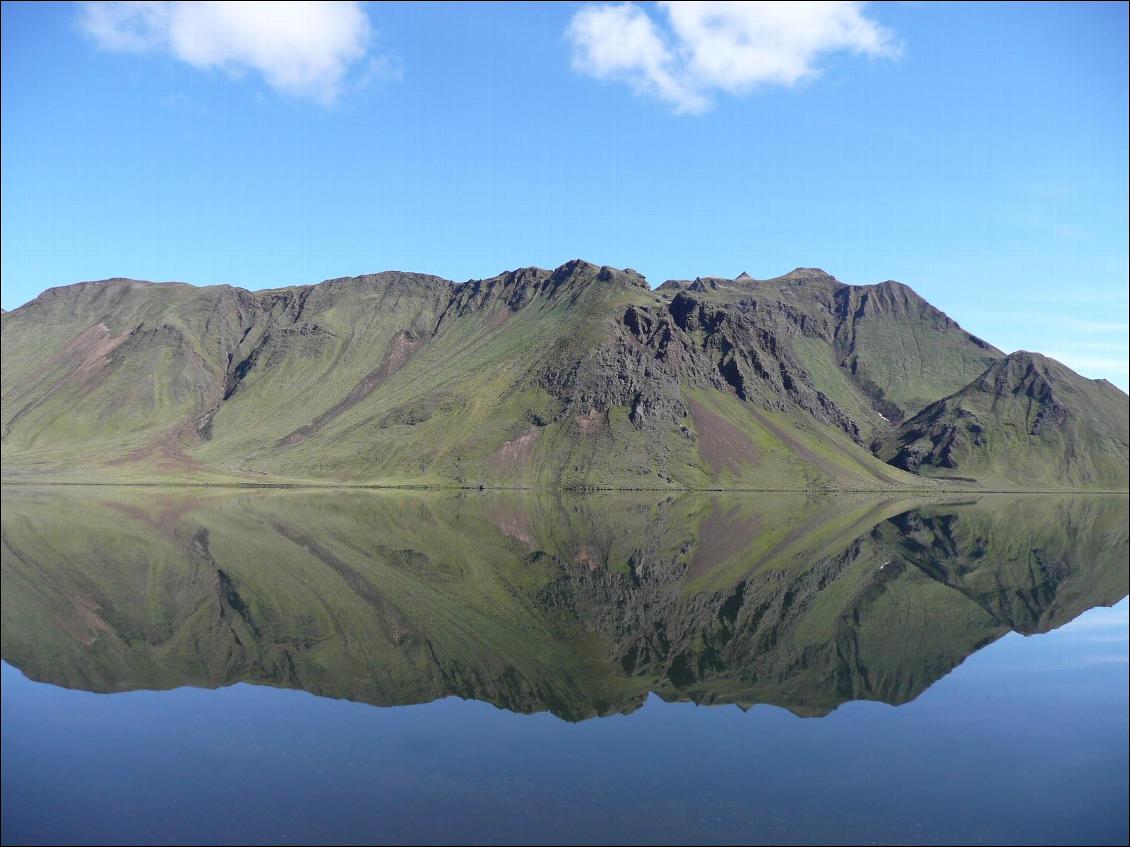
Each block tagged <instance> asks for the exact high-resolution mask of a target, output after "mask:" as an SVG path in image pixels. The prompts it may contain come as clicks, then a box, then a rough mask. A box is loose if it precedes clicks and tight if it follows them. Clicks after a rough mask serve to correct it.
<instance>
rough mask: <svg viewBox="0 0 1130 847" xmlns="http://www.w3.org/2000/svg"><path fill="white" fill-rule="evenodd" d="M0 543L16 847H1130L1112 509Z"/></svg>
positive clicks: (492, 504)
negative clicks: (681, 845)
mask: <svg viewBox="0 0 1130 847" xmlns="http://www.w3.org/2000/svg"><path fill="white" fill-rule="evenodd" d="M2 515H3V545H2V579H3V585H2V588H3V591H2V598H3V629H2V647H3V659H4V664H3V666H2V674H3V677H2V682H3V687H2V696H3V716H2V734H3V751H2V752H3V789H2V790H3V798H2V799H3V839H4V841H5V842H6V843H36V842H38V843H57V842H60V841H63V842H107V841H114V842H123V843H136V842H178V843H184V842H216V843H245V842H291V843H307V842H339V843H340V842H372V841H400V842H404V841H407V842H450V841H457V842H521V843H529V842H542V843H544V842H551V843H552V842H571V841H587V842H604V841H615V842H686V841H699V842H712V843H713V842H723V843H726V842H728V843H743V842H775V843H813V842H816V843H836V842H838V843H858V842H872V843H891V842H916V843H947V842H954V841H960V842H969V843H1017V842H1019V843H1071V842H1076V843H1077V842H1090V843H1125V842H1126V840H1127V837H1128V832H1127V813H1128V809H1127V789H1128V782H1127V771H1128V767H1127V761H1128V752H1127V744H1128V739H1127V719H1126V714H1127V707H1128V703H1127V699H1128V698H1127V685H1128V681H1127V629H1128V623H1127V601H1126V599H1124V598H1125V597H1126V594H1127V581H1128V580H1127V536H1128V529H1127V498H1126V497H1124V496H1121V497H1119V496H1114V497H1108V496H1079V497H1067V496H1051V495H1029V496H1024V497H1005V496H998V495H983V496H979V497H963V498H954V499H950V500H945V499H942V500H922V499H913V498H888V499H877V498H875V497H873V496H871V497H863V496H852V495H839V496H836V497H827V498H823V497H803V496H799V495H797V496H792V495H775V496H773V497H765V496H764V495H761V496H754V495H749V496H735V495H717V496H713V497H712V496H708V495H700V494H688V495H682V496H666V495H659V494H655V495H650V496H649V495H643V494H636V495H632V496H628V495H613V494H607V495H599V496H587V497H585V496H580V495H560V496H534V495H529V494H522V495H518V494H514V495H504V494H475V495H455V494H442V495H441V494H426V493H417V494H412V493H387V492H386V493H374V492H357V493H346V492H331V491H327V492H309V491H249V490H243V491H220V490H214V489H200V490H193V489H183V490H180V491H168V490H159V489H109V488H85V489H78V488H74V489H52V490H44V489H34V488H27V487H19V488H12V489H5V490H4V492H3V510H2Z"/></svg>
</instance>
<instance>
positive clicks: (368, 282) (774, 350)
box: [0, 260, 1126, 489]
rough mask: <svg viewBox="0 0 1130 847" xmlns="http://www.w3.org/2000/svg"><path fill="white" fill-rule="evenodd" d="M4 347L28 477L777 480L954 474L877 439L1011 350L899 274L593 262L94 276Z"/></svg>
mask: <svg viewBox="0 0 1130 847" xmlns="http://www.w3.org/2000/svg"><path fill="white" fill-rule="evenodd" d="M3 344H4V356H3V388H2V416H0V423H2V438H3V462H4V473H5V476H7V477H12V478H15V477H21V478H31V477H38V478H44V477H48V478H52V479H75V478H84V479H85V478H90V479H93V478H98V479H103V478H106V479H119V480H145V479H152V478H173V477H176V478H178V479H196V480H205V479H210V480H231V479H254V480H290V481H313V480H316V481H345V482H364V483H396V484H400V483H428V484H457V485H479V484H486V485H558V486H562V485H563V486H582V487H594V486H595V487H692V488H694V487H742V488H762V489H764V488H813V487H815V488H891V487H898V486H903V485H919V486H922V485H927V486H928V485H931V484H933V483H930V482H929V481H926V480H924V479H922V478H921V477H922V476H924V475H923V474H920V473H919V471H920V469H921V468H923V467H926V468H929V467H931V466H932V464H937V463H938V462H944V461H946V460H945V459H944V458H939V459H938V460H937V462H934V461H933V460H931V461H926V462H917V463H916V460H914V459H905V457H904V459H898V460H896V459H895V458H894V454H891V453H890V452H889V451H887V452H884V450H885V448H883V449H880V454H881V455H882V458H883V459H884V460H887V459H889V460H891V461H892V464H884V462H883V461H879V460H878V459H876V458H875V456H874V455H872V453H871V450H870V448H871V446H872V445H873V443H879V442H882V443H883V444H885V443H887V442H886V440H885V439H888V438H889V436H890V433H891V432H892V430H893V428H894V427H895V426H896V425H897V424H899V422H901V421H902V420H903V419H904V418H906V417H908V416H909V417H913V416H914V415H915V414H916V413H918V412H919V411H920V410H921V409H922V408H923V407H925V406H926V405H927V404H928V403H930V402H931V401H933V400H935V399H937V398H940V397H943V396H946V395H948V394H951V393H953V392H955V391H958V390H959V389H961V388H962V387H963V386H965V385H967V384H968V383H969V382H970V381H971V380H972V379H974V378H975V377H976V376H977V375H979V374H981V373H982V372H983V371H984V370H985V368H986V367H987V366H988V365H989V364H991V363H992V362H995V361H997V360H998V359H999V357H1000V355H1001V354H1000V353H999V351H997V350H995V348H992V347H991V346H989V345H987V344H985V343H984V342H982V341H980V340H979V339H976V338H974V337H973V336H970V335H969V334H968V333H966V332H964V331H963V330H961V328H960V327H958V326H957V324H956V323H954V322H953V321H952V320H950V319H949V318H948V317H946V316H945V315H944V314H942V313H941V312H939V311H938V310H936V309H934V308H933V307H931V306H930V305H929V304H928V303H926V302H925V301H923V300H922V299H921V298H919V297H918V296H917V295H915V294H914V293H913V292H912V291H911V290H910V289H909V288H907V287H906V286H903V285H900V284H898V283H889V282H888V283H882V284H879V285H875V286H848V285H844V284H842V283H840V282H839V281H837V280H836V279H835V278H834V277H831V276H830V275H828V274H826V273H824V272H823V271H820V270H817V269H797V270H796V271H793V272H792V273H790V274H786V275H785V276H783V277H779V278H777V279H773V280H763V281H758V280H753V279H751V278H749V277H748V275H742V276H741V277H739V278H737V279H733V280H727V279H721V278H716V277H711V278H700V279H696V280H694V281H690V282H669V283H665V284H664V285H662V286H660V287H659V289H657V290H655V291H652V290H651V289H650V288H649V287H648V285H647V282H646V280H645V279H644V278H643V277H642V276H640V275H639V274H638V273H636V272H635V271H632V270H630V269H628V270H617V269H614V268H609V267H601V266H596V265H592V264H589V263H587V262H583V261H580V260H575V261H572V262H569V263H566V264H565V265H562V266H561V267H559V268H556V269H554V270H544V269H540V268H523V269H519V270H516V271H509V272H506V273H503V274H500V275H499V276H496V277H493V278H491V279H486V280H471V281H469V282H465V283H458V284H456V283H452V282H449V281H447V280H443V279H440V278H438V277H434V276H427V275H423V274H407V273H399V272H386V273H380V274H372V275H368V276H362V277H353V278H343V279H335V280H329V281H327V282H324V283H321V284H319V285H314V286H299V287H292V288H282V289H273V290H265V291H257V292H249V291H245V290H242V289H238V288H232V287H230V286H215V287H207V288H196V287H193V286H189V285H186V284H181V283H164V284H153V283H141V282H136V281H131V280H108V281H106V282H100V283H82V284H79V285H76V286H67V287H64V288H57V289H51V290H49V291H47V292H44V294H42V295H41V296H40V297H39V298H37V299H36V300H34V301H32V302H31V303H29V304H27V305H25V306H23V307H21V308H20V309H17V310H16V311H15V312H11V313H5V315H4V316H3ZM1048 414H1051V415H1053V417H1054V414H1053V413H1052V412H1049V413H1048ZM1050 420H1051V419H1050V418H1049V421H1050ZM1124 420H1125V413H1124V412H1123V428H1125V425H1124ZM1116 423H1117V422H1116ZM877 439H878V441H876V440H877ZM914 449H915V450H917V448H914ZM1095 449H1096V450H1097V451H1098V452H1097V453H1096V456H1099V455H1100V454H1101V453H1102V451H1103V450H1104V449H1106V448H1105V446H1103V445H1099V446H1098V447H1096V448H1095ZM896 452H897V451H896ZM1111 455H1112V460H1113V461H1116V462H1117V461H1121V462H1122V466H1123V468H1125V463H1126V458H1125V452H1122V453H1118V452H1117V450H1116V451H1115V453H1113V454H1111ZM971 473H972V472H971ZM912 474H913V475H912ZM966 475H970V474H966ZM972 475H976V473H972ZM1029 476H1031V474H1029V473H1027V472H1025V473H1024V474H1021V475H1019V476H1014V477H1007V475H1006V477H1004V478H1008V479H1013V478H1015V479H1021V478H1024V479H1027V478H1028V477H1029ZM1103 478H1104V479H1105V478H1106V477H1103ZM1069 479H1070V480H1071V482H1072V484H1091V482H1092V481H1093V480H1098V479H1099V477H1098V476H1095V475H1090V476H1088V475H1086V474H1084V475H1076V476H1072V477H1070V478H1069Z"/></svg>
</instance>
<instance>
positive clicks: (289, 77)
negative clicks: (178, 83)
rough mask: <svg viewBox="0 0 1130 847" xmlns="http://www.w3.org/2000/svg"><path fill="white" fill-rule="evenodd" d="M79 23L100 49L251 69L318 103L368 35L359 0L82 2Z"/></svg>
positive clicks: (328, 97) (328, 98)
mask: <svg viewBox="0 0 1130 847" xmlns="http://www.w3.org/2000/svg"><path fill="white" fill-rule="evenodd" d="M79 23H80V26H81V28H82V29H83V31H84V32H86V33H87V35H89V36H90V37H91V38H92V39H93V40H94V42H95V43H96V44H97V45H98V46H99V47H101V48H103V49H105V50H113V51H118V52H134V53H142V52H165V53H168V54H170V55H172V56H174V57H175V58H177V59H179V60H180V61H182V62H186V63H188V64H189V65H192V66H193V67H197V68H205V69H219V70H222V71H225V72H227V73H230V74H233V75H237V76H238V75H242V74H244V73H248V72H251V73H255V74H258V75H260V76H261V77H262V78H263V80H264V81H265V82H266V83H267V84H268V85H269V86H271V87H272V88H274V89H275V90H276V91H280V92H282V93H284V94H288V95H291V96H295V97H302V98H307V99H312V100H316V101H318V102H321V103H331V102H333V101H334V100H336V99H337V97H338V96H339V95H340V93H341V91H342V87H343V84H344V81H345V78H346V75H347V74H348V73H349V71H350V70H351V68H353V67H354V66H355V65H356V64H357V63H358V62H360V60H362V59H363V58H364V57H365V55H366V51H367V48H368V46H369V42H370V41H371V39H372V27H371V25H370V23H369V19H368V16H367V15H366V14H365V12H364V10H363V9H362V8H361V4H360V3H334V2H326V3H315V2H294V3H269V2H193V3H182V2H149V3H146V2H125V3H85V4H83V7H82V12H81V14H80V18H79Z"/></svg>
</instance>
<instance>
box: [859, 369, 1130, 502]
mask: <svg viewBox="0 0 1130 847" xmlns="http://www.w3.org/2000/svg"><path fill="white" fill-rule="evenodd" d="M1127 404H1128V398H1127V396H1126V394H1125V393H1123V392H1122V391H1120V390H1119V389H1117V388H1115V387H1114V386H1113V385H1111V384H1110V383H1108V382H1106V381H1104V380H1090V379H1084V378H1083V377H1081V376H1079V375H1078V374H1077V373H1075V372H1074V371H1072V370H1070V369H1069V368H1066V367H1064V366H1063V365H1061V364H1060V363H1059V362H1056V361H1055V360H1054V359H1048V358H1046V357H1044V356H1040V355H1038V354H1035V353H1028V352H1024V351H1021V352H1018V353H1013V354H1012V355H1010V356H1008V357H1006V358H1004V359H1001V360H999V361H998V362H995V363H994V364H993V365H992V366H991V367H989V369H988V370H986V371H985V373H984V374H982V375H981V376H979V377H978V378H977V379H976V380H974V381H973V382H972V383H970V384H969V385H967V386H965V387H964V388H962V389H961V390H960V391H958V392H956V393H954V394H952V395H950V396H949V397H946V398H943V399H942V400H939V401H938V402H936V403H932V404H931V405H929V406H927V407H926V408H925V409H923V410H922V411H921V412H920V413H919V414H918V415H916V416H915V417H913V418H911V419H910V420H909V421H907V422H906V423H904V424H903V425H902V426H901V427H899V428H898V429H897V430H895V431H894V432H892V433H891V434H890V435H888V436H886V437H885V438H883V439H882V440H881V441H880V442H879V444H878V445H877V453H878V455H879V456H880V457H882V458H885V459H888V460H889V461H890V462H891V464H894V465H896V466H898V467H901V468H904V469H906V470H911V471H914V472H917V473H919V474H922V475H928V476H934V477H962V476H964V477H975V478H977V479H979V480H983V481H986V482H988V483H990V484H999V485H1004V486H1008V485H1012V486H1025V487H1032V488H1068V487H1078V488H1087V487H1096V488H1106V489H1111V490H1122V489H1125V488H1126V487H1127V484H1128V474H1127V456H1128V453H1130V432H1128V426H1127Z"/></svg>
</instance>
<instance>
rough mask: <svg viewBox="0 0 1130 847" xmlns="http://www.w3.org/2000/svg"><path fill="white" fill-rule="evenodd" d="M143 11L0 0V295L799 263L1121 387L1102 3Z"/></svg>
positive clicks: (1116, 74)
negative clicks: (56, 289)
mask: <svg viewBox="0 0 1130 847" xmlns="http://www.w3.org/2000/svg"><path fill="white" fill-rule="evenodd" d="M261 7H262V4H255V8H261ZM154 9H155V10H156V11H152V10H154ZM708 11H709V10H708ZM139 14H140V13H139V12H138V11H137V10H136V9H129V8H128V7H125V8H123V7H118V6H102V5H100V4H93V5H87V6H80V5H46V4H19V3H4V5H3V59H2V61H3V79H2V88H3V90H2V95H3V100H2V103H3V106H2V109H3V115H2V117H3V123H2V139H0V140H2V148H0V149H2V159H3V175H2V192H3V194H2V197H3V204H2V205H3V209H2V226H3V256H2V274H3V286H2V297H3V305H4V307H5V308H9V309H10V308H14V307H16V306H18V305H20V304H21V303H23V302H25V301H26V300H28V299H30V298H32V297H34V296H35V295H36V294H38V293H39V292H40V291H41V290H43V289H44V288H47V287H50V286H53V285H59V284H66V283H70V282H75V281H79V280H85V279H101V278H105V277H110V276H131V277H135V278H141V279H154V280H170V279H176V280H185V281H189V282H193V283H199V284H209V283H231V284H236V285H242V286H245V287H248V288H262V287H268V286H278V285H287V284H294V283H308V282H316V281H318V280H321V279H325V278H329V277H335V276H343V275H353V274H360V273H366V272H371V271H378V270H385V269H389V268H396V269H403V270H416V271H425V272H430V273H436V274H440V275H442V276H445V277H448V278H451V279H456V280H463V279H468V278H479V277H485V276H491V275H493V274H495V273H497V272H499V271H502V270H504V269H508V268H513V267H518V266H522V265H540V266H543V267H554V266H556V265H558V264H561V263H562V262H564V261H566V260H568V259H571V258H575V257H581V258H585V259H588V260H590V261H593V262H597V263H601V264H608V265H614V266H617V267H634V268H636V269H638V270H640V271H641V272H643V273H644V274H645V275H646V276H647V277H648V279H649V280H651V281H652V283H653V284H658V283H659V282H662V281H663V280H664V279H669V278H682V277H694V276H696V275H706V274H717V275H724V276H734V275H737V274H738V273H739V272H741V271H748V272H749V273H750V274H752V275H753V276H755V277H770V276H775V275H778V274H781V273H784V272H786V271H788V270H791V269H792V268H794V267H797V266H806V267H821V268H824V269H825V270H827V271H829V272H830V273H834V274H835V275H836V276H837V277H839V278H840V279H841V280H843V281H845V282H852V283H870V282H879V281H882V280H885V279H898V280H900V281H902V282H905V283H907V284H909V285H911V286H912V287H914V288H915V289H916V290H917V291H919V292H920V293H921V294H922V295H923V296H925V297H926V298H927V299H929V300H930V301H931V302H933V303H934V304H935V305H937V306H939V307H940V308H942V309H943V310H945V311H946V312H947V313H949V314H950V315H951V316H952V317H954V318H955V319H956V320H958V321H959V322H960V323H961V324H962V325H963V326H965V327H966V328H967V329H969V330H970V331H972V332H974V333H977V334H978V335H981V336H983V337H985V338H986V339H988V340H989V341H991V342H992V343H994V344H996V345H997V346H999V347H1001V348H1003V349H1005V350H1014V349H1020V348H1024V349H1033V350H1038V351H1041V352H1044V353H1047V354H1049V355H1052V356H1055V357H1056V358H1058V359H1061V360H1062V361H1064V362H1065V363H1067V364H1069V365H1070V366H1072V367H1074V368H1075V369H1076V370H1078V371H1080V372H1081V373H1083V374H1085V375H1087V376H1091V377H1106V378H1108V379H1110V380H1111V381H1113V382H1115V383H1116V384H1118V385H1120V386H1121V387H1123V388H1124V389H1125V388H1126V387H1127V383H1128V376H1127V312H1128V306H1127V281H1128V276H1130V267H1128V264H1130V260H1128V244H1127V238H1128V237H1127V232H1128V220H1127V205H1128V190H1127V181H1128V171H1127V153H1128V136H1127V122H1128V114H1127V89H1128V81H1127V63H1128V50H1127V6H1126V5H1125V4H1121V3H1116V4H1104V5H1087V4H1064V5H1057V4H1032V5H1020V4H1013V5H977V4H953V5H942V4H931V3H905V4H876V5H860V4H840V5H839V6H838V7H834V8H833V7H823V8H820V7H818V8H815V9H808V10H803V11H800V12H796V13H795V14H794V13H792V12H789V13H785V12H783V11H781V10H780V9H773V8H772V7H770V8H761V9H758V8H756V7H754V8H752V9H745V10H738V11H730V12H725V11H723V12H719V11H718V10H714V11H711V12H709V14H707V13H700V12H694V11H693V10H692V11H688V9H686V8H681V7H678V6H675V7H667V6H662V5H660V6H652V5H648V4H627V5H625V4H614V5H608V4H597V5H589V6H582V5H568V4H560V5H546V6H541V5H511V4H505V5H425V4H405V5H376V4H373V5H369V4H360V5H358V4H344V5H343V6H340V7H329V6H327V7H321V8H320V9H314V10H311V11H309V12H308V17H307V18H304V19H303V20H301V21H299V22H298V24H297V25H295V23H294V21H293V20H289V21H288V20H283V19H282V18H279V19H274V18H272V19H269V20H267V19H263V18H256V17H255V15H254V14H250V13H248V11H247V10H246V9H244V10H243V11H240V12H238V13H237V12H234V11H232V10H222V9H221V10H218V11H217V10H215V9H213V10H212V11H211V12H206V11H201V10H193V11H188V10H185V9H179V7H177V6H176V5H175V4H165V5H161V4H157V5H156V6H151V7H150V12H147V13H146V15H147V16H139ZM283 17H286V16H283Z"/></svg>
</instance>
